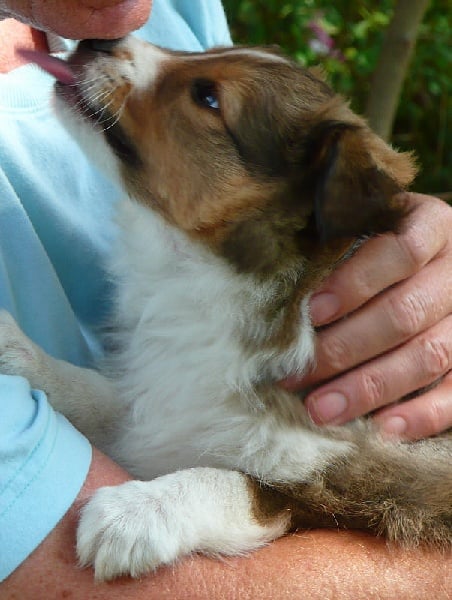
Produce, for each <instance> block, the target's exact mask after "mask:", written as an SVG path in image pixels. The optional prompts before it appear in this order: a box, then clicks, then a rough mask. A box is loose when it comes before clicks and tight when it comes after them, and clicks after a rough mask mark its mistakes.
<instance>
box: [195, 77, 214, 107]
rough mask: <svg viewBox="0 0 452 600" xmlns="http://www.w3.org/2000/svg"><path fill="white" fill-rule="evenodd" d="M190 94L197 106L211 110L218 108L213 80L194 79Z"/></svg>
mask: <svg viewBox="0 0 452 600" xmlns="http://www.w3.org/2000/svg"><path fill="white" fill-rule="evenodd" d="M191 96H192V98H193V100H194V101H195V102H196V104H198V105H199V106H202V107H204V108H210V109H212V110H219V109H220V101H219V99H218V94H217V89H216V86H215V83H214V82H213V81H209V80H208V79H196V80H195V81H194V82H193V84H192V88H191Z"/></svg>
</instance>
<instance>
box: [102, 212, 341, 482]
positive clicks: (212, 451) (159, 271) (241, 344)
mask: <svg viewBox="0 0 452 600" xmlns="http://www.w3.org/2000/svg"><path fill="white" fill-rule="evenodd" d="M120 220H121V223H122V229H123V238H122V243H121V244H120V245H119V246H120V248H119V252H118V254H117V259H116V261H115V263H114V265H113V270H114V272H115V274H116V277H117V279H118V281H119V282H120V284H119V290H120V296H119V299H118V306H117V310H118V313H119V315H118V319H117V321H118V322H119V323H122V324H124V333H123V334H122V340H121V342H122V347H123V349H122V350H121V351H120V353H119V354H118V356H116V358H115V359H114V363H113V365H112V369H111V370H112V372H113V373H118V372H119V373H121V375H120V377H117V385H118V387H119V395H120V396H121V398H122V399H123V401H125V402H126V403H127V404H128V406H129V413H128V417H127V420H126V424H125V427H124V429H123V431H122V434H121V436H120V439H119V441H116V442H115V446H114V449H113V452H114V454H115V455H116V457H117V458H118V459H119V460H120V461H121V462H122V463H124V464H125V465H126V466H128V467H129V468H130V469H131V470H132V471H133V472H134V473H135V474H137V475H138V476H139V477H141V478H152V477H154V476H156V475H160V474H163V473H167V472H171V471H174V470H175V469H180V468H184V467H191V466H200V465H201V466H202V465H207V466H221V467H228V468H241V469H243V470H244V471H245V472H249V473H253V474H256V475H259V477H261V478H263V479H266V478H267V477H271V475H272V474H273V473H274V471H275V470H276V469H278V473H279V476H281V475H283V476H284V477H285V478H288V479H289V480H290V479H292V478H297V479H299V478H300V476H303V474H302V473H300V464H302V465H303V467H302V469H305V474H306V475H308V474H309V473H310V472H311V470H312V468H313V467H316V468H318V467H319V466H320V465H321V464H323V462H324V461H325V460H328V458H329V457H330V456H331V452H333V453H334V454H337V452H338V451H339V453H341V452H340V451H341V450H342V451H343V450H344V446H345V445H344V444H342V445H340V444H339V443H338V442H334V441H331V440H327V439H325V438H324V437H321V436H320V435H318V434H317V433H315V432H312V431H309V430H304V429H303V428H301V427H300V425H301V417H300V415H301V408H300V405H301V401H300V400H299V399H297V398H296V397H294V396H292V395H290V394H285V393H284V392H283V391H282V390H278V394H275V398H274V402H275V404H274V405H273V406H271V405H269V403H268V402H267V403H264V402H265V401H264V402H263V400H262V398H263V397H264V398H265V397H266V396H268V397H269V402H271V401H272V399H271V398H270V396H271V394H270V395H269V394H268V393H267V392H266V391H265V390H267V389H271V387H272V386H273V385H275V384H276V382H277V381H278V379H280V378H282V377H283V376H284V375H286V374H287V373H289V372H293V371H294V370H297V369H300V368H305V367H306V366H307V365H308V364H309V363H310V361H311V359H312V356H313V334H312V328H311V326H310V323H309V317H308V310H307V300H306V301H305V302H304V303H303V306H302V309H301V311H300V315H299V331H300V335H299V336H297V337H296V338H295V339H294V342H293V344H292V345H290V346H288V347H287V348H286V349H285V350H284V351H283V352H281V353H279V352H277V351H276V350H275V349H274V348H272V347H271V346H269V347H268V348H266V347H265V344H263V345H262V344H261V346H263V347H262V348H261V349H260V350H256V349H255V348H256V347H259V345H260V344H256V345H254V349H253V350H251V347H247V344H246V339H247V338H249V336H250V335H252V336H253V337H254V338H255V339H257V340H258V341H259V338H262V337H263V336H264V335H266V334H267V333H268V331H260V330H259V328H260V327H263V325H262V324H261V325H260V324H259V323H257V324H256V325H255V324H254V323H255V321H256V319H255V314H256V309H257V310H258V311H259V309H260V308H263V307H265V305H266V303H268V302H269V300H270V299H271V297H272V294H273V293H274V290H273V289H272V285H271V284H269V283H268V282H267V283H262V284H260V283H257V282H256V281H255V280H254V279H253V278H252V277H250V276H248V275H243V274H237V273H234V272H233V270H232V268H231V267H229V266H228V265H227V264H226V263H225V262H224V261H222V260H221V259H220V258H217V257H215V256H214V255H213V254H212V253H209V252H207V251H206V250H205V249H204V248H203V247H202V246H200V245H199V244H197V243H196V242H193V241H190V240H189V239H188V237H187V236H185V235H184V234H183V233H181V232H179V231H177V230H176V229H175V228H173V227H171V226H169V225H167V224H166V223H164V221H163V220H162V219H161V218H160V217H159V216H157V215H156V214H155V213H153V212H151V211H149V210H147V209H146V208H143V207H142V206H140V205H138V204H135V203H132V202H125V203H124V205H123V206H122V209H121V214H120ZM120 345H121V344H120ZM250 346H251V345H250ZM262 391H263V392H264V393H262ZM283 403H284V410H281V407H282V405H283ZM291 454H292V455H293V460H292V459H290V460H288V458H287V457H288V456H289V455H291ZM283 455H284V458H283ZM321 455H322V457H321ZM287 461H288V462H287ZM319 461H320V464H319ZM285 462H287V465H286V467H284V463H285ZM281 463H283V464H281ZM295 465H296V469H295V471H294V472H293V473H290V470H291V468H292V467H294V466H295ZM281 469H283V471H284V473H281Z"/></svg>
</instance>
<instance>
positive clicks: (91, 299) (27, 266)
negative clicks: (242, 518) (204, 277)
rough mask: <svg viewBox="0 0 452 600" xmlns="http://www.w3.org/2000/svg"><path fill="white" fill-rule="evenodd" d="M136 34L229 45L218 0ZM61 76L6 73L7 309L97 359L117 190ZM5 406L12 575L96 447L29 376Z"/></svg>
mask: <svg viewBox="0 0 452 600" xmlns="http://www.w3.org/2000/svg"><path fill="white" fill-rule="evenodd" d="M137 35H139V36H140V37H143V38H145V39H148V40H150V41H152V42H153V43H155V44H158V45H161V46H165V47H169V48H172V49H180V50H202V49H206V48H207V47H210V46H215V45H229V44H230V43H231V42H230V37H229V32H228V28H227V23H226V19H225V16H224V12H223V9H222V7H221V4H220V2H219V1H217V0H154V3H153V9H152V13H151V18H150V21H149V22H148V23H147V24H146V25H145V26H144V27H143V28H142V29H140V30H139V32H137ZM70 46H71V43H70V42H68V43H67V47H68V48H69V47H70ZM53 83H54V80H53V79H52V77H51V76H49V75H48V74H46V73H44V72H42V71H41V70H40V69H39V68H37V67H36V66H34V65H26V66H23V67H20V68H18V69H15V70H14V71H12V72H11V73H8V74H2V75H0V307H3V308H6V309H7V310H8V311H9V312H10V313H11V314H12V315H13V316H14V317H15V319H16V320H17V321H18V322H19V324H20V326H21V327H22V329H23V330H24V331H25V332H26V333H27V335H28V336H30V337H31V338H32V339H33V340H34V341H35V342H37V343H38V344H39V345H40V346H42V347H43V348H44V349H45V350H46V351H47V352H48V353H50V354H51V355H53V356H55V357H57V358H62V359H65V360H69V361H71V362H73V363H75V364H78V365H90V364H92V362H93V360H94V359H96V358H97V357H98V356H99V355H100V354H101V348H100V344H99V341H98V339H97V337H96V330H97V328H98V327H99V325H100V324H101V323H102V320H103V318H104V317H105V315H106V314H107V312H108V309H109V304H110V297H111V292H112V290H111V287H110V284H109V283H108V278H107V277H106V273H105V270H104V264H105V258H106V256H107V255H108V252H109V249H110V245H111V243H112V240H113V238H114V235H115V230H114V226H113V222H112V215H113V211H114V206H115V203H116V201H117V199H118V197H119V192H118V190H117V189H116V188H115V187H114V186H113V185H111V184H110V183H109V182H107V181H106V180H105V179H104V177H103V176H102V175H101V174H100V173H99V172H98V171H96V170H95V169H94V168H93V167H92V165H91V164H90V163H89V162H88V161H87V160H86V159H85V157H84V156H83V155H82V154H81V152H80V150H79V149H78V146H77V145H76V144H75V143H74V142H73V141H72V139H70V138H69V137H68V135H67V133H66V131H65V130H64V129H63V127H62V126H61V125H60V124H59V123H58V122H57V121H56V120H55V117H54V113H53V109H52V88H53ZM0 405H1V408H0V580H2V579H4V578H5V577H7V576H8V575H9V574H10V573H11V572H12V571H13V570H14V569H15V568H16V567H17V566H18V565H19V564H20V563H21V562H22V561H23V560H24V559H25V558H26V557H27V556H28V555H29V554H30V553H31V552H32V551H33V550H34V548H36V547H37V545H38V544H39V543H40V542H41V541H42V540H43V539H44V538H45V537H46V535H47V534H48V533H49V532H50V531H51V530H52V529H53V528H54V527H55V525H56V524H57V522H58V521H59V520H60V519H61V517H62V516H63V515H64V514H65V512H66V511H67V510H68V508H69V507H70V505H71V504H72V503H73V501H74V499H75V497H76V496H77V494H78V492H79V490H80V488H81V486H82V485H83V482H84V480H85V478H86V475H87V472H88V470H89V466H90V461H91V447H90V445H89V443H88V441H87V440H86V439H85V438H84V437H83V436H82V435H81V434H80V433H79V432H78V431H77V430H76V429H74V428H73V427H72V425H70V423H68V421H67V420H66V419H65V418H64V417H62V416H61V415H59V414H57V413H55V412H54V411H53V409H52V408H51V407H50V405H49V404H48V402H47V399H46V396H45V394H44V393H43V392H42V391H37V390H31V389H30V386H29V385H28V382H27V381H26V380H24V379H22V378H20V377H8V376H4V375H0Z"/></svg>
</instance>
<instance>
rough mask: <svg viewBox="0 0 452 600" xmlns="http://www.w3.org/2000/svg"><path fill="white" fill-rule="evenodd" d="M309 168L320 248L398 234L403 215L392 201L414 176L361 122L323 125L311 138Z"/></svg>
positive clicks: (404, 159)
mask: <svg viewBox="0 0 452 600" xmlns="http://www.w3.org/2000/svg"><path fill="white" fill-rule="evenodd" d="M307 156H309V161H310V165H309V167H308V172H309V173H310V175H309V177H310V178H311V184H312V186H313V188H314V190H313V191H314V198H315V207H314V212H315V222H316V228H317V233H318V235H319V238H320V241H321V242H327V241H329V240H331V239H335V238H349V237H350V238H351V237H359V236H363V235H369V234H375V233H383V232H386V231H396V230H397V229H398V228H399V226H400V224H401V221H402V219H403V217H404V215H405V210H404V208H403V207H402V206H400V205H396V204H395V203H394V201H393V200H392V198H393V196H394V195H395V194H397V193H398V192H400V191H402V190H403V189H404V188H405V186H406V185H407V184H408V183H410V182H411V180H412V179H413V177H414V175H415V166H414V161H413V159H412V157H411V156H410V155H409V154H401V153H400V154H399V153H397V152H395V151H394V150H393V149H392V148H390V147H389V146H388V145H387V144H385V143H384V142H383V141H382V140H381V139H380V138H378V137H377V136H376V135H375V134H374V133H372V132H371V131H370V129H369V128H368V127H367V126H366V125H365V124H364V123H362V122H358V123H356V124H355V123H346V122H340V121H326V122H322V123H320V124H319V125H317V126H316V127H315V128H314V130H313V131H312V132H311V135H310V137H309V142H308V146H307Z"/></svg>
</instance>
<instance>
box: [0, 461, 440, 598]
mask: <svg viewBox="0 0 452 600" xmlns="http://www.w3.org/2000/svg"><path fill="white" fill-rule="evenodd" d="M128 478H129V477H128V475H127V474H126V473H125V472H124V471H122V469H120V468H119V467H118V466H117V465H115V464H114V463H112V462H111V461H110V459H108V458H106V457H105V456H103V455H102V454H100V453H99V452H97V451H95V452H94V456H93V461H92V464H91V469H90V472H89V475H88V478H87V480H86V482H85V485H84V486H83V489H82V490H81V492H80V494H79V496H78V498H77V500H76V502H75V503H74V505H73V506H72V508H71V509H70V510H69V512H68V513H67V514H66V515H65V516H64V518H63V519H62V520H61V522H60V523H59V524H58V525H57V526H56V527H55V529H54V530H53V531H52V532H51V533H50V534H49V535H48V537H47V538H46V539H45V540H44V541H43V542H42V544H41V545H40V546H39V547H38V548H37V549H36V550H35V551H34V552H33V553H32V554H31V555H30V556H29V557H28V559H27V560H26V561H25V562H24V563H22V565H21V566H20V567H18V568H17V569H16V570H15V571H14V572H13V573H12V574H11V575H10V576H9V577H8V578H7V579H6V580H5V581H4V582H3V583H2V584H0V598H1V600H13V599H14V600H16V599H25V598H29V599H33V600H57V599H58V600H60V599H62V598H70V599H71V600H87V599H88V598H89V599H90V600H116V599H118V600H119V599H121V600H144V599H146V600H239V599H240V600H246V599H248V600H251V599H256V600H258V599H259V600H270V599H272V600H275V599H276V598H277V599H283V598H300V599H301V598H303V599H304V600H328V599H331V600H348V599H350V600H394V598H398V599H399V600H430V599H431V598H435V600H448V599H449V598H450V597H451V594H452V558H451V556H450V554H449V555H447V556H444V555H442V554H440V553H436V552H426V551H422V550H419V549H418V550H412V551H400V550H398V549H394V548H392V549H391V548H389V547H388V546H387V545H386V543H385V541H384V540H382V539H378V538H375V537H373V536H371V535H368V534H365V533H362V532H347V531H343V532H338V531H328V530H314V531H307V532H301V531H300V532H298V533H295V534H293V535H289V536H285V537H284V538H281V539H279V540H277V541H276V542H273V543H272V544H270V545H268V546H267V547H265V548H262V549H260V550H257V551H255V552H252V553H250V554H249V555H248V556H244V557H234V558H226V559H214V558H208V557H205V556H200V555H193V556H190V557H187V558H185V559H182V560H181V561H180V562H178V563H177V564H176V565H174V566H169V567H166V568H160V569H159V570H158V571H156V572H155V573H153V574H150V575H149V576H148V577H143V578H142V579H140V580H132V579H130V578H127V577H123V578H121V579H118V580H115V581H113V582H110V583H94V574H93V571H92V570H91V569H90V568H88V569H80V568H79V567H78V566H77V561H76V556H75V552H74V540H75V528H76V525H77V519H78V513H79V509H80V506H81V505H82V504H83V502H84V501H85V500H86V499H87V498H89V496H90V495H91V494H92V492H93V491H94V490H95V489H96V488H97V487H99V486H101V485H114V484H119V483H122V482H123V481H126V480H127V479H128Z"/></svg>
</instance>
